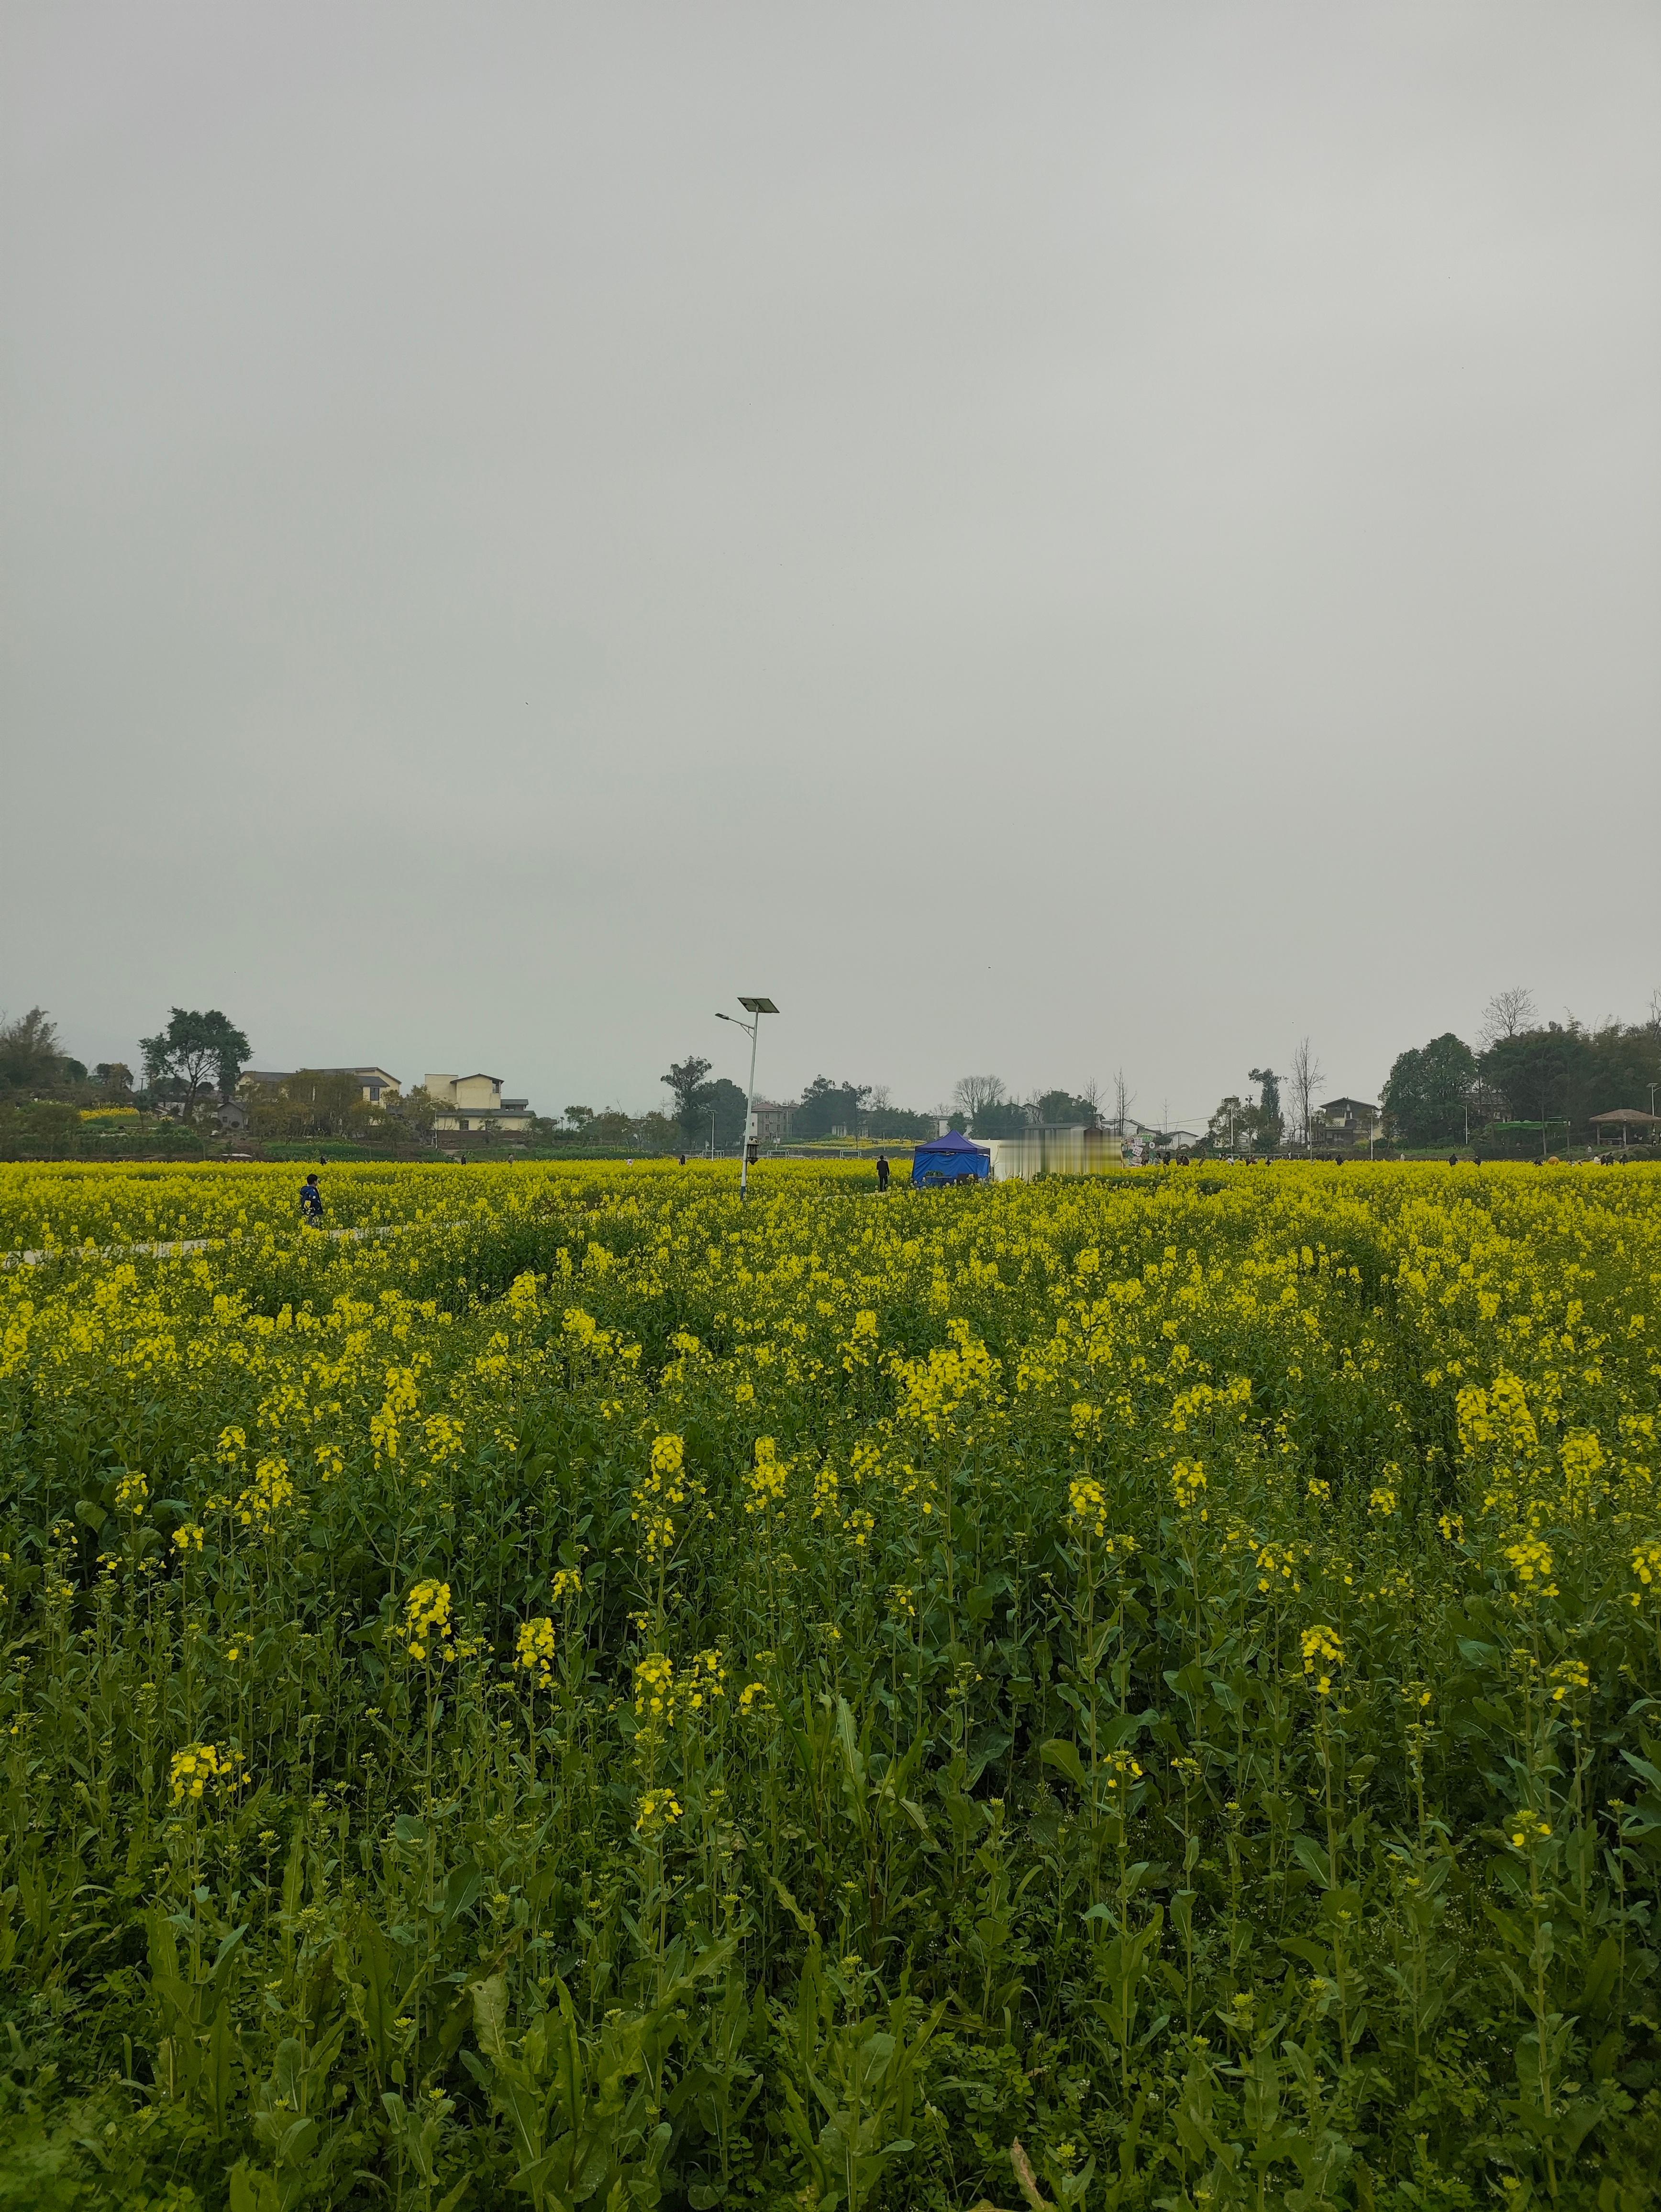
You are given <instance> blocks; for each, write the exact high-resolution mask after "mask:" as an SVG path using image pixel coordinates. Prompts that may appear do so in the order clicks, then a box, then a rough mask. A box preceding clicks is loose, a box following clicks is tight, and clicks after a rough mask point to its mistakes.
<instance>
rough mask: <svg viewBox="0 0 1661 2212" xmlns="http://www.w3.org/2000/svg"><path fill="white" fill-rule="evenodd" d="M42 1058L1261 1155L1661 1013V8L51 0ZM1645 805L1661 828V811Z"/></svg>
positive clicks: (6, 515)
mask: <svg viewBox="0 0 1661 2212" xmlns="http://www.w3.org/2000/svg"><path fill="white" fill-rule="evenodd" d="M0 36H3V41H4V46H3V54H0V60H3V69H0V78H3V84H0V103H3V105H0V118H3V124H4V137H5V147H4V151H3V154H0V161H3V163H4V180H5V191H4V211H3V215H0V254H3V264H0V265H3V271H4V297H5V301H6V306H5V308H4V311H3V312H4V323H5V335H6V344H5V349H4V354H3V361H0V375H3V380H4V382H3V392H4V410H3V412H4V426H3V429H0V455H3V470H4V474H3V479H0V485H3V499H0V560H3V563H4V567H3V578H4V589H5V596H6V602H7V609H8V613H7V619H6V623H5V626H4V645H3V653H4V662H3V675H0V687H3V688H0V715H3V724H0V726H3V730H4V744H5V757H4V777H5V780H4V790H5V795H6V804H5V805H4V806H3V808H0V869H3V873H4V881H5V885H6V890H7V894H8V896H7V897H6V900H5V905H4V915H5V925H4V929H3V933H0V1006H4V1007H6V1008H7V1009H8V1010H9V1012H12V1013H14V1014H15V1013H18V1012H21V1011H23V1010H24V1009H25V1008H27V1006H31V1005H33V1004H34V1003H36V1002H39V1003H42V1004H44V1005H46V1006H47V1007H49V1008H50V1009H51V1011H52V1013H53V1015H54V1017H55V1018H56V1019H57V1020H58V1024H59V1026H60V1028H61V1030H62V1032H63V1036H64V1042H65V1045H66V1047H67V1048H69V1049H70V1050H71V1051H73V1052H75V1053H76V1054H77V1055H78V1056H79V1057H81V1058H82V1059H84V1060H87V1061H88V1064H91V1063H92V1062H94V1061H96V1060H103V1059H112V1058H119V1059H125V1060H129V1061H131V1062H132V1063H133V1064H134V1065H135V1066H136V1065H137V1058H136V1055H137V1038H138V1036H139V1035H141V1034H142V1033H143V1032H145V1031H148V1030H155V1029H156V1028H157V1027H159V1026H161V1024H163V1023H164V1022H165V1020H166V1017H167V1009H168V1007H169V1006H173V1005H175V1004H177V1005H180V1006H193V1007H203V1006H217V1007H221V1008H222V1009H223V1010H224V1011H225V1012H227V1013H228V1014H229V1015H230V1016H231V1017H232V1018H233V1019H234V1020H235V1021H236V1022H238V1023H239V1024H240V1026H241V1027H242V1028H244V1029H245V1030H246V1031H247V1033H248V1035H249V1036H250V1038H251V1040H252V1044H253V1047H254V1060H253V1064H254V1065H255V1066H268V1067H292V1066H297V1065H301V1064H307V1065H331V1064H351V1063H354V1062H358V1061H362V1062H364V1063H368V1062H375V1063H378V1064H380V1065H382V1066H386V1067H387V1068H388V1069H390V1070H392V1072H393V1073H397V1074H399V1076H400V1077H401V1078H402V1079H404V1080H405V1082H406V1083H412V1082H416V1081H419V1079H421V1076H422V1075H423V1073H425V1072H426V1071H427V1070H428V1069H429V1068H439V1067H442V1068H453V1069H455V1070H457V1071H459V1072H465V1070H467V1069H468V1068H471V1067H482V1068H486V1069H489V1070H490V1071H491V1072H492V1073H498V1074H501V1075H502V1076H503V1077H504V1079H506V1083H507V1086H508V1090H509V1091H511V1092H513V1093H514V1094H515V1095H520V1094H524V1095H528V1096H529V1097H530V1098H531V1099H532V1103H534V1104H535V1105H536V1106H537V1107H538V1109H540V1110H542V1111H544V1112H548V1113H553V1114H557V1113H558V1112H559V1111H560V1110H561V1109H563V1107H564V1106H565V1105H566V1104H568V1103H578V1102H581V1103H586V1104H588V1105H591V1106H593V1107H595V1108H605V1107H606V1106H608V1105H612V1104H621V1105H623V1106H624V1107H627V1108H628V1109H630V1110H636V1111H639V1110H644V1109H647V1108H648V1107H649V1106H660V1105H662V1104H663V1103H665V1102H666V1096H667V1094H666V1092H664V1091H662V1089H661V1088H660V1085H659V1082H658V1078H659V1077H660V1074H661V1073H662V1072H663V1071H664V1070H665V1069H666V1067H667V1066H668V1064H669V1062H670V1060H672V1059H676V1060H678V1059H680V1058H682V1057H683V1056H684V1054H686V1053H688V1052H689V1051H697V1052H698V1053H701V1054H703V1055H705V1056H706V1057H708V1058H709V1060H712V1061H713V1063H714V1064H715V1071H716V1073H722V1074H727V1075H729V1076H732V1077H733V1078H734V1079H737V1080H739V1081H742V1080H743V1079H744V1078H745V1073H746V1072H747V1047H746V1045H745V1041H744V1040H743V1038H742V1037H741V1036H739V1034H738V1032H736V1031H734V1030H724V1029H723V1027H722V1025H721V1024H719V1023H717V1022H716V1021H715V1019H714V1014H715V1009H716V1008H717V1007H725V1008H727V1009H729V1010H735V1009H734V994H737V993H739V992H757V991H761V992H767V993H770V994H771V995H772V996H773V997H774V998H775V999H776V1000H777V1001H778V1004H779V1006H780V1007H781V1008H782V1013H781V1015H780V1017H779V1018H778V1019H777V1020H776V1021H770V1022H769V1024H767V1027H766V1029H765V1030H764V1036H763V1044H762V1056H761V1061H760V1067H759V1078H758V1079H759V1087H760V1089H761V1090H762V1091H763V1092H764V1094H765V1095H766V1096H768V1097H792V1096H794V1095H795V1094H796V1093H797V1092H799V1091H800V1088H801V1086H802V1085H804V1084H805V1083H806V1082H807V1081H809V1080H811V1079H812V1077H813V1076H815V1075H817V1074H818V1073H821V1072H823V1073H826V1074H829V1075H831V1077H833V1078H835V1079H844V1078H848V1079H854V1080H856V1081H861V1082H869V1083H873V1084H885V1085H887V1086H888V1088H889V1091H890V1092H891V1096H892V1097H893V1099H894V1101H895V1102H896V1103H901V1104H907V1105H913V1106H918V1107H925V1108H927V1107H932V1106H933V1105H934V1104H935V1103H938V1102H940V1101H942V1100H944V1099H945V1098H946V1097H949V1094H950V1091H951V1087H952V1083H953V1081H954V1080H955V1079H957V1078H958V1076H960V1075H963V1074H964V1073H970V1072H974V1073H984V1072H993V1073H998V1074H1000V1075H1001V1076H1002V1077H1003V1078H1004V1079H1005V1080H1006V1082H1007V1084H1008V1085H1010V1087H1011V1089H1012V1090H1013V1091H1016V1092H1018V1093H1026V1092H1030V1091H1032V1090H1033V1089H1035V1088H1037V1087H1039V1086H1046V1087H1047V1086H1050V1085H1056V1086H1062V1087H1066V1088H1068V1089H1071V1090H1075V1091H1076V1090H1078V1089H1079V1088H1080V1087H1082V1086H1083V1085H1085V1084H1086V1083H1087V1082H1089V1081H1091V1080H1092V1079H1093V1080H1095V1081H1097V1082H1098V1083H1099V1084H1101V1085H1103V1086H1104V1089H1110V1086H1111V1084H1112V1080H1113V1077H1114V1073H1115V1071H1116V1069H1117V1068H1120V1067H1123V1070H1124V1073H1125V1078H1126V1081H1127V1084H1128V1085H1129V1089H1130V1090H1131V1091H1132V1092H1133V1093H1134V1094H1135V1105H1134V1108H1133V1110H1134V1111H1135V1112H1136V1113H1137V1114H1138V1115H1140V1116H1141V1118H1143V1119H1145V1120H1148V1121H1158V1120H1161V1119H1164V1118H1165V1113H1164V1108H1165V1103H1166V1102H1168V1106H1169V1118H1170V1120H1171V1121H1183V1122H1185V1123H1188V1124H1190V1125H1191V1124H1192V1122H1193V1121H1195V1119H1196V1117H1197V1116H1202V1115H1205V1114H1207V1113H1208V1112H1209V1111H1210V1110H1211V1109H1212V1108H1213V1107H1214V1105H1215V1103H1216V1102H1217V1100H1218V1098H1219V1097H1220V1096H1221V1095H1223V1094H1224V1093H1225V1092H1227V1091H1238V1092H1244V1091H1245V1089H1246V1088H1247V1085H1248V1074H1247V1071H1248V1070H1249V1069H1250V1067H1252V1066H1265V1065H1272V1066H1275V1067H1276V1068H1279V1069H1281V1070H1282V1071H1283V1072H1284V1070H1285V1068H1286V1066H1287V1062H1288V1060H1289V1059H1290V1056H1291V1054H1292V1052H1293V1048H1294V1047H1295V1045H1296V1043H1297V1042H1298V1040H1299V1038H1300V1037H1303V1036H1308V1037H1309V1038H1310V1040H1311V1045H1312V1048H1313V1049H1314V1051H1315V1053H1316V1054H1317V1058H1318V1060H1319V1062H1320V1065H1321V1066H1322V1068H1323V1070H1324V1073H1325V1083H1324V1085H1323V1091H1324V1093H1325V1095H1328V1096H1332V1095H1337V1094H1348V1095H1351V1096H1355V1097H1377V1096H1378V1090H1379V1087H1380V1085H1382V1083H1383V1081H1384V1076H1385V1074H1386V1073H1387V1072H1388V1069H1389V1066H1390V1060H1391V1059H1392V1058H1393V1057H1394V1055H1395V1054H1396V1053H1397V1052H1399V1051H1401V1050H1402V1049H1403V1048H1407V1047H1409V1046H1412V1045H1417V1044H1422V1043H1423V1042H1425V1041H1426V1040H1427V1039H1428V1038H1430V1037H1432V1036H1436V1035H1438V1034H1439V1033H1440V1032H1442V1031H1444V1030H1449V1029H1452V1030H1456V1031H1457V1032H1458V1033H1459V1034H1460V1035H1462V1036H1465V1037H1466V1038H1467V1039H1468V1040H1469V1041H1470V1042H1475V1035H1476V1031H1477V1029H1478V1027H1479V1024H1480V1020H1481V1015H1482V1007H1483V1005H1484V1003H1485V1002H1486V1000H1488V998H1489V996H1490V995H1491V994H1493V993H1494V991H1495V990H1497V989H1499V988H1500V987H1503V986H1506V985H1510V984H1514V983H1524V984H1527V985H1528V986H1529V987H1531V988H1532V990H1533V992H1534V994H1535V995H1536V1000H1537V1001H1538V1002H1539V1006H1540V1009H1541V1012H1542V1017H1544V1018H1557V1019H1562V1018H1565V1016H1566V1013H1567V1010H1568V1009H1569V1008H1571V1007H1572V1008H1573V1009H1574V1010H1575V1011H1576V1012H1578V1013H1579V1015H1580V1017H1581V1018H1583V1019H1585V1020H1587V1021H1589V1022H1593V1023H1596V1022H1599V1021H1601V1020H1603V1019H1604V1018H1607V1017H1609V1016H1610V1015H1615V1016H1617V1017H1619V1018H1623V1019H1626V1020H1633V1021H1635V1020H1638V1019H1640V1018H1642V1017H1643V1015H1644V1013H1645V1012H1646V1007H1647V1005H1648V1001H1649V999H1650V994H1651V992H1652V990H1653V989H1654V988H1655V987H1656V986H1657V984H1658V982H1661V949H1658V931H1657V927H1656V920H1655V915H1656V902H1657V892H1658V890H1661V866H1658V861H1657V852H1658V847H1661V838H1658V834H1657V823H1658V822H1661V767H1658V757H1661V747H1658V732H1661V641H1658V625H1657V622H1656V611H1657V605H1658V589H1661V373H1658V372H1661V251H1658V246H1661V220H1658V218H1661V131H1658V130H1657V129H1656V117H1657V114H1658V112H1661V103H1658V94H1661V15H1658V14H1657V11H1656V10H1655V9H1653V8H1652V7H1648V6H1643V5H1638V4H1631V5H1628V4H1601V5H1594V6H1592V7H1591V8H1589V9H1584V10H1576V11H1566V10H1563V9H1557V8H1552V7H1547V6H1544V5H1536V4H1527V0H1524V4H1511V0H1507V4H1505V5H1503V6H1502V5H1500V4H1497V0H1493V3H1492V4H1490V3H1489V0H1483V3H1482V4H1476V0H1469V4H1455V5H1453V6H1446V5H1441V4H1439V5H1434V6H1433V5H1431V4H1429V0H1421V3H1420V4H1415V0H1403V4H1392V5H1390V6H1389V7H1384V6H1382V5H1373V4H1363V5H1360V6H1357V7H1355V8H1353V9H1348V10H1344V11H1340V12H1332V11H1328V10H1323V9H1318V8H1317V7H1316V6H1314V5H1313V4H1309V0H1303V3H1302V4H1298V5H1287V4H1277V3H1276V0H1253V4H1251V5H1250V6H1248V7H1245V8H1239V7H1237V6H1224V5H1222V4H1220V0H1196V4H1194V5H1191V6H1189V7H1188V8H1185V9H1182V10H1180V11H1167V10H1152V9H1143V8H1130V7H1126V6H1123V5H1118V6H1115V5H1108V6H1102V7H1096V8H1084V7H1081V6H1060V5H1057V6H1053V7H1051V8H1049V9H1044V10H1042V11H1020V12H1019V13H1017V12H1016V11H1012V10H1009V9H997V8H990V7H987V6H984V5H977V4H970V5H965V6H961V7H958V8H954V9H950V10H947V9H943V8H940V7H939V6H938V5H934V6H921V5H913V6H909V7H907V6H902V7H900V8H897V9H894V8H888V9H882V10H878V9H874V8H871V7H863V8H861V7H855V8H853V9H839V10H837V11H836V12H835V14H834V15H832V14H831V13H829V12H826V13H823V14H813V13H808V14H806V15H800V14H795V15H780V14H778V13H776V12H775V11H771V10H767V9H761V8H759V7H757V6H754V5H750V6H721V5H710V6H709V7H706V8H704V9H699V10H697V11H696V13H691V14H687V13H680V12H675V11H671V10H669V9H664V8H660V7H659V8H652V7H642V6H629V5H624V6H622V7H619V8H616V9H608V10H606V11H604V12H603V13H601V12H596V11H585V10H579V9H573V8H569V7H566V6H560V5H554V6H551V7H549V8H547V9H543V10H539V11H528V10H518V9H507V8H504V7H502V6H499V5H497V6H490V5H486V6H484V7H483V8H480V9H474V10H471V11H467V12H466V13H465V14H464V13H462V12H460V11H456V10H446V9H432V8H429V7H423V6H399V7H398V8H392V7H390V6H382V5H354V6H349V7H348V8H346V9H324V8H321V7H319V6H316V5H313V4H305V0H301V4H295V5H290V6H288V7H285V8H283V9H272V8H266V9H259V8H257V7H256V8H253V9H244V10H240V11H236V12H226V11H223V10H220V9H212V8H210V7H208V6H207V5H205V4H193V5H176V4H167V0H157V4H155V5H151V6H148V7H146V8H145V9H143V10H142V11H135V10H131V9H123V8H118V7H115V6H113V5H109V4H100V0H93V3H92V4H88V5H85V6H82V7H80V8H77V9H74V10H64V9H58V8H54V7H50V6H46V5H37V4H27V5H25V4H16V0H7V4H3V5H0ZM1646 825H1647V826H1646Z"/></svg>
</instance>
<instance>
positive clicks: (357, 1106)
mask: <svg viewBox="0 0 1661 2212" xmlns="http://www.w3.org/2000/svg"><path fill="white" fill-rule="evenodd" d="M243 1097H244V1099H245V1100H246V1103H247V1107H248V1129H249V1133H250V1134H251V1135H252V1136H255V1137H259V1138H261V1139H270V1138H290V1139H293V1138H298V1137H357V1136H362V1135H365V1134H367V1133H368V1127H369V1124H370V1121H372V1119H373V1118H374V1116H373V1115H372V1112H371V1109H370V1107H369V1105H368V1102H367V1100H366V1099H365V1098H364V1096H363V1085H362V1083H361V1082H360V1080H359V1079H358V1078H357V1077H356V1075H353V1074H351V1073H350V1072H348V1073H342V1072H341V1071H340V1070H338V1069H336V1068H326V1067H300V1068H296V1069H295V1072H294V1073H293V1074H292V1075H290V1076H289V1077H287V1078H286V1079H284V1081H283V1085H282V1087H281V1088H280V1089H279V1088H277V1086H276V1085H272V1084H269V1083H261V1084H252V1083H249V1084H245V1085H243Z"/></svg>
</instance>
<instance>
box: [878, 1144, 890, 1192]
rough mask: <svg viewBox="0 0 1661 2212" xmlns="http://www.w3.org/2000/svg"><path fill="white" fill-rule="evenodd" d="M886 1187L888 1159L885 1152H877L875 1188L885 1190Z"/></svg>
mask: <svg viewBox="0 0 1661 2212" xmlns="http://www.w3.org/2000/svg"><path fill="white" fill-rule="evenodd" d="M877 1188H878V1189H879V1190H886V1189H887V1188H888V1160H887V1157H886V1155H885V1153H882V1152H879V1153H878V1154H877Z"/></svg>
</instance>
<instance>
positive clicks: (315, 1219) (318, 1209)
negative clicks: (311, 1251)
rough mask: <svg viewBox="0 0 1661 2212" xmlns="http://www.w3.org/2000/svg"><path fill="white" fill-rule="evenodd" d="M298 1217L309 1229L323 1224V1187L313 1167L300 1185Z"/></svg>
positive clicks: (317, 1227)
mask: <svg viewBox="0 0 1661 2212" xmlns="http://www.w3.org/2000/svg"><path fill="white" fill-rule="evenodd" d="M300 1218H301V1221H303V1222H304V1223H305V1224H306V1225H307V1228H309V1229H321V1227H322V1226H323V1189H322V1186H321V1184H319V1182H318V1179H317V1170H315V1169H314V1168H313V1170H312V1172H311V1174H310V1175H308V1176H307V1178H306V1180H305V1182H303V1183H301V1186H300Z"/></svg>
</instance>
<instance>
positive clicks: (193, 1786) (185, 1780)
mask: <svg viewBox="0 0 1661 2212" xmlns="http://www.w3.org/2000/svg"><path fill="white" fill-rule="evenodd" d="M246 1769H247V1761H246V1759H244V1757H243V1756H242V1753H240V1751H238V1750H237V1749H236V1748H235V1747H234V1746H232V1747H228V1748H226V1747H221V1746H220V1745H218V1744H216V1743H187V1744H186V1747H185V1748H184V1749H183V1751H176V1752H174V1753H173V1761H172V1765H171V1766H170V1768H169V1770H168V1776H167V1784H168V1794H169V1796H171V1798H172V1801H173V1803H174V1804H175V1805H194V1804H198V1803H199V1802H201V1800H202V1799H203V1798H204V1796H206V1795H207V1794H208V1792H209V1791H210V1790H216V1791H220V1792H225V1791H229V1790H236V1789H239V1788H240V1786H241V1784H242V1782H243V1779H244V1778H245V1775H246Z"/></svg>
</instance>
